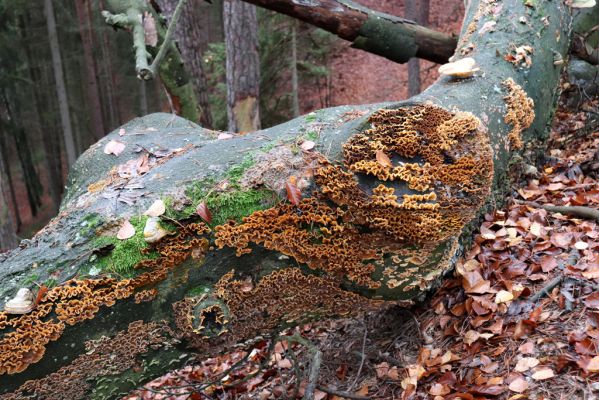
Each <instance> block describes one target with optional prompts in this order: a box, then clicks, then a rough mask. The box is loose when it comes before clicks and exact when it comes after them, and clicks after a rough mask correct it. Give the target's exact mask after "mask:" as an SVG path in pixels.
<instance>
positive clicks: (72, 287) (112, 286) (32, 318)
mask: <svg viewBox="0 0 599 400" xmlns="http://www.w3.org/2000/svg"><path fill="white" fill-rule="evenodd" d="M208 232H209V229H208V228H207V227H206V226H205V225H204V224H190V225H187V226H184V227H181V229H180V230H179V233H178V234H177V235H176V236H173V237H169V238H166V239H165V240H163V241H162V242H160V243H158V244H157V245H156V250H157V251H158V253H159V255H160V257H158V258H157V259H152V260H145V261H142V262H140V263H139V264H138V265H137V266H136V268H144V269H147V271H146V272H143V273H141V274H140V275H138V276H137V277H135V278H131V279H124V280H120V281H119V280H117V279H115V278H110V277H103V278H99V279H85V280H75V279H72V280H69V281H67V282H65V283H64V284H62V285H60V286H57V287H55V288H52V289H50V290H49V291H48V292H47V293H46V294H45V295H44V297H43V298H42V299H41V301H40V303H39V305H38V306H37V308H36V309H35V310H34V311H32V312H31V313H29V314H24V315H20V316H18V317H16V316H9V315H7V314H6V313H4V312H0V330H1V332H0V333H1V334H2V336H1V337H0V375H1V374H15V373H19V372H22V371H24V370H25V369H26V368H27V367H28V366H29V365H30V364H33V363H35V362H37V361H39V360H40V359H41V358H42V357H43V355H44V352H45V349H46V345H47V344H48V343H49V342H50V341H53V340H57V339H58V338H59V337H60V336H61V334H62V333H63V331H64V329H65V327H66V326H67V325H75V324H77V323H80V322H82V321H84V320H86V319H92V318H94V316H95V315H96V314H97V313H98V311H99V310H100V307H103V306H105V307H110V306H112V305H114V304H115V302H116V301H117V300H121V299H126V298H128V297H130V296H132V295H133V294H135V300H136V301H142V300H145V301H147V300H148V299H149V297H150V296H151V295H152V294H153V295H154V296H155V294H156V292H155V289H152V288H150V289H147V290H141V291H138V289H140V288H143V287H146V286H152V285H154V284H156V283H158V282H160V281H162V280H164V279H165V278H166V276H167V273H168V271H169V270H170V269H171V268H173V267H175V266H176V265H178V264H180V263H182V262H183V261H184V260H185V259H187V257H189V255H190V253H191V251H192V249H198V248H199V249H206V248H207V246H208V240H207V239H205V238H203V237H200V236H201V235H203V234H205V233H208ZM136 292H137V293H136Z"/></svg>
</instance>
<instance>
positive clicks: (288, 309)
mask: <svg viewBox="0 0 599 400" xmlns="http://www.w3.org/2000/svg"><path fill="white" fill-rule="evenodd" d="M497 2H498V3H499V0H498V1H497ZM499 4H501V7H494V6H492V5H490V4H489V3H488V2H487V1H485V0H471V1H470V3H469V6H468V9H467V11H466V17H465V19H464V26H463V29H462V36H461V38H460V44H461V45H460V48H458V50H457V53H456V54H458V55H460V54H462V53H463V52H467V51H470V55H471V56H472V57H473V58H474V59H475V60H476V61H477V62H478V66H479V67H480V71H479V73H478V74H475V75H474V76H471V77H469V78H468V79H452V78H450V77H447V76H443V77H441V78H440V79H439V80H438V81H437V82H436V83H435V84H434V85H432V86H430V87H429V88H428V89H427V90H426V91H424V92H423V93H421V94H419V95H418V96H415V97H413V98H411V99H409V100H408V101H405V102H399V103H396V104H383V105H381V104H379V105H376V104H372V105H362V106H351V107H350V106H342V107H336V108H332V109H325V110H321V111H319V112H317V113H314V114H310V115H309V116H305V117H300V118H296V119H294V120H292V121H289V122H288V123H285V124H282V125H279V126H276V127H272V128H269V129H265V130H263V131H260V132H257V133H256V134H249V135H232V136H233V137H232V138H229V139H228V140H215V139H214V133H213V132H212V131H208V130H205V129H202V128H200V127H198V126H197V125H195V124H193V123H191V122H189V121H185V120H183V119H181V118H173V117H172V116H168V115H164V114H151V115H148V116H146V117H144V118H138V119H136V120H134V121H132V122H130V123H129V124H127V125H125V128H126V132H127V134H126V135H124V136H120V135H119V134H118V131H115V132H113V133H111V134H110V135H109V136H108V137H106V138H104V139H102V141H100V143H98V145H97V146H93V147H92V148H91V149H90V150H89V151H87V152H86V153H85V154H84V155H83V156H82V157H81V158H80V159H79V161H78V162H77V165H76V167H75V168H73V173H72V175H71V181H70V184H69V189H68V191H67V193H66V195H65V199H64V201H63V204H62V208H61V214H60V215H59V216H58V217H57V218H56V219H55V220H53V221H52V222H51V223H49V224H48V225H47V226H46V227H45V228H44V229H43V230H42V231H41V232H40V233H39V234H38V235H36V236H35V237H34V238H33V239H32V240H31V241H29V242H27V243H24V244H23V246H21V247H20V248H19V249H15V250H14V251H12V252H10V253H8V254H6V255H0V261H1V262H2V266H3V268H0V305H2V304H3V302H4V299H6V298H8V297H10V296H13V295H14V294H15V293H16V292H17V289H18V288H19V287H23V286H28V287H30V288H34V287H35V286H34V284H33V283H31V280H32V278H31V274H32V273H33V272H34V273H35V279H34V280H36V281H37V282H39V283H45V284H46V285H47V286H49V285H50V284H51V283H52V284H53V285H55V286H54V287H52V288H50V289H48V292H47V293H45V294H43V293H42V295H41V296H40V302H39V304H38V305H37V308H36V309H35V310H33V311H32V312H31V313H29V314H26V315H9V314H7V313H0V335H1V336H0V349H2V352H0V393H6V396H5V397H4V398H5V399H9V398H10V399H14V398H26V397H27V396H29V397H34V396H37V398H49V397H50V396H51V395H52V397H59V398H63V399H73V400H74V399H80V398H86V399H87V398H90V399H93V398H118V397H119V395H120V394H122V393H125V392H127V391H128V390H130V389H131V388H133V387H135V386H136V385H138V384H139V383H141V382H144V381H147V380H149V379H151V378H152V377H154V376H156V375H157V374H161V373H163V372H164V371H165V370H168V369H173V368H176V367H177V366H179V365H182V364H184V363H186V362H187V361H188V360H189V357H190V354H191V353H192V352H194V351H195V352H198V353H200V355H208V354H211V353H212V354H213V353H217V352H220V351H221V350H222V349H223V348H225V347H230V346H232V345H233V344H234V343H239V342H242V341H244V342H245V341H246V340H247V339H250V338H255V337H256V336H257V335H258V334H268V333H272V332H273V331H275V330H278V329H281V328H285V327H289V326H294V325H298V324H302V323H304V322H306V321H309V320H313V319H315V318H327V317H332V316H339V315H351V314H355V313H358V312H360V311H369V310H372V309H373V308H377V307H380V306H381V305H385V304H386V305H389V304H400V305H410V304H413V302H414V301H417V300H420V299H423V298H424V297H425V296H426V291H428V290H430V289H431V288H432V287H435V286H436V285H438V284H439V283H440V281H441V280H442V279H443V277H444V276H445V275H446V273H447V272H448V271H449V270H450V269H451V268H452V267H453V266H454V265H455V263H456V260H457V258H458V256H459V254H461V253H462V252H463V251H464V246H465V245H466V244H467V243H468V241H469V240H471V237H472V234H471V233H472V229H473V227H474V226H475V224H476V225H477V218H478V217H481V216H482V215H483V214H484V213H485V212H487V211H488V209H489V208H490V207H492V206H493V205H494V202H495V201H496V199H501V198H502V197H503V196H504V195H505V193H507V189H508V183H509V182H508V181H509V176H510V174H509V172H510V165H511V164H512V163H514V162H516V160H517V159H518V158H520V159H521V158H522V157H524V158H529V157H530V158H534V157H535V156H537V155H540V154H542V153H543V143H544V141H545V140H546V138H547V133H548V130H547V127H548V125H549V122H550V120H551V117H552V115H553V111H554V108H555V104H556V101H557V97H558V90H557V87H558V83H559V78H560V72H561V64H560V63H555V60H556V59H565V58H566V57H567V50H568V42H569V38H570V33H571V32H570V29H571V17H570V10H569V9H568V8H567V7H566V5H565V4H564V3H562V2H558V1H554V2H546V3H543V15H544V16H545V17H544V18H534V19H533V18H531V19H530V20H529V23H528V24H526V25H524V24H519V23H517V21H518V18H519V17H520V16H521V15H524V14H525V13H526V12H527V9H528V7H527V5H526V4H525V3H524V2H522V1H521V0H503V1H501V2H500V3H499ZM488 21H494V22H495V23H496V24H495V27H496V30H495V32H492V36H490V35H491V33H489V32H487V33H485V34H480V35H479V34H478V32H479V30H480V28H481V27H482V26H483V25H484V24H485V23H487V22H488ZM537 33H538V34H537ZM522 37H526V39H527V41H528V45H529V46H531V47H532V48H534V49H552V50H553V52H548V51H547V52H542V51H539V52H535V54H534V59H533V61H532V63H531V64H530V65H528V66H527V67H526V68H523V67H522V66H521V65H514V64H512V63H511V62H509V61H507V60H506V59H505V58H504V57H497V53H498V52H499V53H500V54H502V53H505V54H509V53H510V52H512V51H513V47H512V44H513V43H514V41H515V40H516V39H518V38H522ZM457 57H459V56H457ZM508 59H509V58H508ZM150 128H152V129H150ZM314 131H317V132H319V137H318V139H317V140H315V141H316V142H317V143H315V146H314V147H313V148H312V149H310V150H306V151H302V149H298V143H301V142H302V141H305V140H306V139H308V138H310V137H312V136H308V135H310V134H312V133H313V132H314ZM139 133H141V134H139ZM114 139H118V140H120V141H122V142H123V144H124V145H125V150H124V151H123V152H122V153H121V154H120V155H119V156H118V157H115V156H114V155H108V154H104V153H103V152H102V148H103V147H104V145H105V144H106V143H108V141H109V140H114ZM403 161H406V162H403ZM123 167H125V170H126V171H131V169H132V168H137V169H136V170H135V171H134V172H138V174H135V175H133V176H132V175H130V174H129V175H127V174H126V175H125V176H116V175H115V174H114V168H120V169H121V170H122V168H123ZM157 199H164V200H166V201H165V203H166V204H167V205H168V207H167V211H166V214H165V216H164V218H163V219H162V220H155V219H150V218H149V217H146V216H140V210H145V209H146V208H147V207H149V206H150V204H152V203H153V202H154V201H155V200H157ZM196 210H199V211H196ZM207 211H211V217H210V216H209V213H208V212H207ZM200 216H202V219H200ZM115 218H118V220H115ZM125 221H127V222H128V223H130V224H133V225H134V228H135V232H136V233H135V235H134V237H132V238H130V239H122V240H120V239H117V238H116V237H115V231H116V230H117V228H118V227H119V226H128V225H127V224H125ZM148 221H149V222H148ZM173 221H176V222H177V223H173ZM160 223H162V224H164V229H166V228H168V229H169V230H170V231H171V234H170V235H166V236H164V231H163V230H161V229H158V228H157V227H156V224H160ZM167 223H168V225H167ZM144 227H145V228H146V229H145V232H143V231H144ZM159 236H162V240H160V241H158V242H154V243H153V244H148V243H146V241H145V240H144V238H147V239H150V240H153V239H157V238H158V237H159ZM110 245H112V246H110ZM33 263H35V264H36V268H35V270H34V271H33V270H32V269H31V265H32V264H33ZM11 392H12V393H11ZM3 400H4V399H3Z"/></svg>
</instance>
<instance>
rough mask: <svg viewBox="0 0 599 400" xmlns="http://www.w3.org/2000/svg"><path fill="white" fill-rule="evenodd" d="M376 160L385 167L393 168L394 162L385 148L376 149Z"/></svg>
mask: <svg viewBox="0 0 599 400" xmlns="http://www.w3.org/2000/svg"><path fill="white" fill-rule="evenodd" d="M376 162H378V163H379V164H380V165H381V166H383V167H388V168H393V164H392V163H391V159H390V158H389V156H387V155H386V154H385V153H384V152H383V150H377V151H376Z"/></svg>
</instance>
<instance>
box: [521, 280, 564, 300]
mask: <svg viewBox="0 0 599 400" xmlns="http://www.w3.org/2000/svg"><path fill="white" fill-rule="evenodd" d="M563 280H564V277H563V276H562V275H559V276H556V277H555V278H553V279H552V280H550V281H549V282H548V283H547V284H546V285H545V286H544V287H543V288H542V289H541V290H540V291H538V292H537V293H535V294H534V295H533V296H532V297H531V298H530V299H529V301H530V302H531V303H536V302H537V301H539V300H540V299H541V298H542V297H544V296H547V295H548V294H549V292H550V291H552V290H553V289H554V288H555V287H557V286H559V285H560V283H562V281H563Z"/></svg>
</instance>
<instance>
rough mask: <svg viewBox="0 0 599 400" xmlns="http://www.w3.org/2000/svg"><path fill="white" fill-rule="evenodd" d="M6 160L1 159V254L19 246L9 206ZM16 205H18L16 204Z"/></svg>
mask: <svg viewBox="0 0 599 400" xmlns="http://www.w3.org/2000/svg"><path fill="white" fill-rule="evenodd" d="M4 161H5V160H4V159H0V200H1V201H0V253H1V252H3V251H6V250H10V249H12V248H14V247H16V246H17V244H18V241H17V235H16V234H15V233H16V229H15V228H16V227H15V223H14V221H13V217H12V213H11V212H10V207H8V204H9V201H8V200H9V194H8V193H9V190H8V188H7V186H9V184H10V183H9V182H8V180H7V175H6V174H5V169H4ZM15 205H16V204H15Z"/></svg>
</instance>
